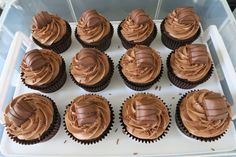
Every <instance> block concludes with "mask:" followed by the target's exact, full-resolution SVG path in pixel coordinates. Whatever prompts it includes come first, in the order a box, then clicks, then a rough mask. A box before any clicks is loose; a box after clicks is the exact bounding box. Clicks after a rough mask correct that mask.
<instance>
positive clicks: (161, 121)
mask: <svg viewBox="0 0 236 157" xmlns="http://www.w3.org/2000/svg"><path fill="white" fill-rule="evenodd" d="M122 116H123V122H124V124H125V126H126V129H127V131H128V132H129V133H130V134H132V135H134V136H136V137H138V138H141V139H156V138H158V137H159V136H160V135H162V134H163V132H164V131H165V130H166V128H167V126H168V125H169V122H170V117H169V115H168V110H167V108H166V106H165V105H164V104H163V102H162V101H161V100H160V99H159V98H157V97H156V96H155V95H152V94H144V93H139V94H136V95H134V96H132V97H131V98H129V99H127V100H126V101H125V102H124V106H123V110H122Z"/></svg>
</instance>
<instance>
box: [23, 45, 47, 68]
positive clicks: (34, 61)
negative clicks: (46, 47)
mask: <svg viewBox="0 0 236 157" xmlns="http://www.w3.org/2000/svg"><path fill="white" fill-rule="evenodd" d="M25 62H26V64H27V66H28V67H29V68H30V69H31V70H33V71H34V70H38V69H41V68H42V67H43V66H45V65H46V64H47V63H48V60H47V59H46V58H45V57H43V56H42V54H41V52H40V50H37V49H34V50H31V51H29V52H27V53H26V54H25Z"/></svg>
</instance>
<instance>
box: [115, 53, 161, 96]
mask: <svg viewBox="0 0 236 157" xmlns="http://www.w3.org/2000/svg"><path fill="white" fill-rule="evenodd" d="M122 57H123V56H122ZM122 57H121V59H122ZM121 59H120V61H119V64H118V70H119V73H120V76H121V77H122V79H123V81H124V83H125V85H126V86H127V87H129V88H130V89H133V90H135V91H144V90H147V89H149V88H151V87H152V86H153V85H154V84H155V83H156V82H158V81H159V80H160V78H161V76H162V74H163V64H161V71H160V74H159V75H158V76H157V77H156V78H155V79H154V80H153V81H151V82H148V83H135V82H131V81H129V80H128V79H127V78H126V77H125V75H124V74H123V72H122V67H121V65H120V62H121Z"/></svg>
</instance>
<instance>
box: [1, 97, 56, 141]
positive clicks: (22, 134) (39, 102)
mask: <svg viewBox="0 0 236 157" xmlns="http://www.w3.org/2000/svg"><path fill="white" fill-rule="evenodd" d="M53 112H54V111H53V106H52V102H51V100H50V99H48V98H46V97H44V96H42V95H40V94H36V93H28V94H23V95H20V96H18V97H16V98H15V99H13V100H12V102H11V103H10V104H9V105H8V106H7V108H6V109H5V114H4V120H5V124H6V129H7V131H8V132H9V133H10V134H11V135H13V136H16V137H17V138H18V139H22V140H34V139H38V138H40V136H41V135H42V134H43V133H44V132H45V131H47V130H48V129H49V127H50V125H51V123H52V121H53Z"/></svg>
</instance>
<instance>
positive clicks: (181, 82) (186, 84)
mask: <svg viewBox="0 0 236 157" xmlns="http://www.w3.org/2000/svg"><path fill="white" fill-rule="evenodd" d="M172 53H174V52H172ZM172 53H170V54H169V56H168V57H167V62H166V64H167V70H168V72H167V74H168V78H169V80H170V82H172V83H173V84H174V85H175V86H177V87H179V88H182V89H191V88H194V87H196V86H198V85H200V84H202V83H204V82H206V81H207V80H209V78H210V77H211V75H212V73H213V70H214V67H213V65H211V68H210V70H209V72H208V73H207V74H206V76H205V77H204V78H202V79H201V80H199V81H195V82H190V81H188V80H186V79H181V78H179V77H177V76H176V75H175V74H174V72H173V69H172V67H171V65H170V57H171V54H172Z"/></svg>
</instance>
